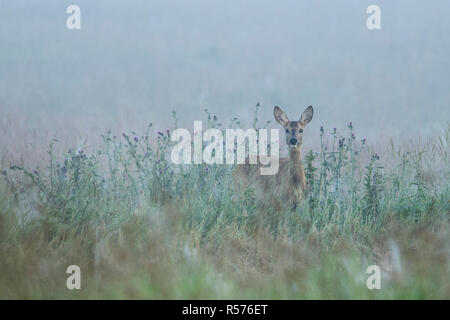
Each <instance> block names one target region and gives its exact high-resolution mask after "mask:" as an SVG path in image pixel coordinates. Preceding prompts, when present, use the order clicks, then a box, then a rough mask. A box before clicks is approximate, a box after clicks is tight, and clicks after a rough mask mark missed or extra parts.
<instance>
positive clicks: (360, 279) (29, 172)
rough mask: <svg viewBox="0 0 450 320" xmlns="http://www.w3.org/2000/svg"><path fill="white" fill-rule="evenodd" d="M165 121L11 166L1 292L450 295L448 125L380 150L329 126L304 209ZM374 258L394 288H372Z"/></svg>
mask: <svg viewBox="0 0 450 320" xmlns="http://www.w3.org/2000/svg"><path fill="white" fill-rule="evenodd" d="M258 107H259V105H257V106H256V109H255V120H254V123H253V125H254V127H255V128H256V127H258V126H259V125H258ZM205 111H206V113H207V118H208V119H207V120H208V121H207V123H208V127H214V128H219V129H221V128H222V124H221V123H220V122H219V121H218V119H217V117H216V116H214V115H212V114H210V113H209V112H208V111H207V110H205ZM173 116H174V120H175V127H176V120H177V117H176V114H175V113H174V114H173ZM231 125H232V126H240V122H239V121H238V120H237V119H236V118H234V119H233V121H232V122H231ZM151 128H152V126H151V124H150V125H149V127H148V130H147V132H146V133H145V134H142V135H138V134H137V133H135V132H132V133H131V134H125V133H124V134H122V135H119V136H117V135H114V134H113V133H111V132H108V133H107V134H105V135H104V136H103V144H102V146H100V147H99V148H98V150H97V151H96V152H92V153H90V154H86V151H84V150H82V149H79V150H75V149H70V150H67V152H65V153H64V154H62V155H56V154H55V152H54V151H53V146H54V144H55V143H57V141H56V140H54V141H52V142H51V144H50V146H49V151H48V156H49V160H48V166H47V167H46V168H36V169H34V168H33V169H30V168H24V167H21V166H17V165H11V166H9V167H7V168H3V169H2V177H1V179H0V188H1V189H0V190H1V198H0V219H1V230H0V273H1V274H2V276H1V277H0V297H2V298H17V297H20V298H80V297H85V298H86V297H87V298H450V287H449V285H448V283H449V282H448V276H447V275H448V271H449V265H450V264H449V262H450V261H449V259H450V258H449V257H450V255H449V243H450V242H449V240H450V229H449V219H448V218H449V212H450V210H449V209H450V192H449V191H450V190H449V174H450V170H449V169H450V168H449V161H448V145H449V138H450V127H448V128H447V130H446V131H445V133H444V134H443V136H442V137H440V138H439V139H437V140H436V141H429V142H428V143H427V144H416V145H415V146H414V148H409V149H405V150H403V149H402V148H400V147H398V146H395V145H394V144H393V143H392V145H391V146H390V147H389V151H387V152H384V153H383V154H382V155H380V154H378V153H374V152H373V150H372V149H371V147H369V146H368V142H367V141H365V140H364V139H361V138H357V135H356V132H355V130H354V128H353V124H352V123H350V124H349V125H348V128H347V129H346V133H345V135H341V134H339V132H338V130H337V129H333V130H331V133H330V134H327V130H325V129H324V128H321V129H320V132H319V133H318V134H320V141H321V145H320V148H319V150H317V151H314V150H310V151H308V152H307V153H306V154H305V155H304V163H305V170H306V177H307V183H308V186H309V192H308V195H307V199H306V200H305V201H303V203H302V204H301V205H300V206H298V207H297V208H296V209H295V210H292V209H290V208H287V207H283V206H267V205H263V204H262V203H259V201H258V199H257V198H256V197H255V195H254V192H253V190H252V189H251V188H249V189H247V190H245V192H243V193H241V194H237V193H236V192H235V190H234V188H233V183H232V170H233V167H232V166H229V165H206V164H200V165H182V166H179V165H174V164H173V163H172V162H171V161H170V150H171V142H170V132H171V131H170V129H168V130H167V131H165V132H157V133H156V135H155V136H152V135H151ZM69 264H77V265H79V266H80V267H81V269H82V273H83V282H82V290H80V291H77V292H73V291H69V290H68V289H67V288H66V287H65V277H66V276H67V275H65V273H64V272H65V268H66V267H67V266H68V265H69ZM370 264H379V265H380V266H381V267H382V271H383V278H382V279H383V288H382V290H379V291H371V290H368V289H367V288H366V286H365V278H366V274H365V269H366V267H367V266H368V265H370ZM445 279H446V280H447V281H445Z"/></svg>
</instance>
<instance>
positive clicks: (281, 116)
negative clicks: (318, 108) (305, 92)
mask: <svg viewBox="0 0 450 320" xmlns="http://www.w3.org/2000/svg"><path fill="white" fill-rule="evenodd" d="M273 112H274V115H275V119H276V120H277V122H278V123H279V124H281V125H282V126H283V128H284V130H285V132H286V144H287V145H288V147H289V148H300V146H301V145H302V142H303V130H304V129H305V126H306V125H307V124H308V123H309V122H310V121H311V119H312V117H313V114H314V109H313V107H312V106H309V107H308V108H306V109H305V111H303V113H302V116H301V117H300V120H298V121H289V119H288V117H287V116H286V114H285V113H284V111H283V110H281V108H280V107H278V106H275V108H274V110H273Z"/></svg>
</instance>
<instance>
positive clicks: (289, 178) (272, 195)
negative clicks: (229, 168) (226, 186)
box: [233, 106, 314, 208]
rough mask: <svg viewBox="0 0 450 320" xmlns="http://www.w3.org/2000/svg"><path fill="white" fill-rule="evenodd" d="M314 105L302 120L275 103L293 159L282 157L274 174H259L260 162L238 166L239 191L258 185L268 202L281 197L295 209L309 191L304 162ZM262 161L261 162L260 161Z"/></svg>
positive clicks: (275, 109) (278, 118)
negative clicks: (305, 139) (305, 134)
mask: <svg viewBox="0 0 450 320" xmlns="http://www.w3.org/2000/svg"><path fill="white" fill-rule="evenodd" d="M313 113H314V110H313V107H312V106H309V107H308V108H306V109H305V111H304V112H303V114H302V115H301V117H300V120H299V121H289V119H288V117H287V116H286V114H285V113H284V112H283V110H281V108H280V107H278V106H275V108H274V116H275V119H276V120H277V122H278V123H279V124H281V125H282V126H283V128H284V130H285V133H286V144H287V145H288V147H289V158H280V161H279V170H278V173H277V174H275V175H272V176H264V175H260V174H259V168H260V166H261V165H260V164H249V163H248V159H247V160H246V163H245V164H241V165H237V166H236V169H235V170H234V172H233V178H234V182H235V186H236V188H237V191H238V192H239V191H241V190H243V188H246V187H248V186H250V185H252V186H254V187H255V191H256V196H257V197H258V198H262V199H263V200H264V201H271V200H274V199H277V200H279V201H281V202H282V203H288V204H289V205H291V206H292V207H293V208H295V207H296V206H297V205H298V204H299V203H300V202H301V201H302V200H303V199H304V195H305V193H306V191H307V186H306V177H305V170H304V168H303V164H302V142H303V130H304V129H305V126H306V125H307V124H308V123H309V122H310V121H311V119H312V117H313ZM258 163H259V161H258Z"/></svg>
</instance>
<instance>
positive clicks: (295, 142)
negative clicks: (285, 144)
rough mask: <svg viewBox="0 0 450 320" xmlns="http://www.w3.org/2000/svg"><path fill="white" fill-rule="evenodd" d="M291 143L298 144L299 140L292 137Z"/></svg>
mask: <svg viewBox="0 0 450 320" xmlns="http://www.w3.org/2000/svg"><path fill="white" fill-rule="evenodd" d="M289 143H290V144H292V145H296V144H297V143H298V140H297V139H296V138H291V140H290V141H289Z"/></svg>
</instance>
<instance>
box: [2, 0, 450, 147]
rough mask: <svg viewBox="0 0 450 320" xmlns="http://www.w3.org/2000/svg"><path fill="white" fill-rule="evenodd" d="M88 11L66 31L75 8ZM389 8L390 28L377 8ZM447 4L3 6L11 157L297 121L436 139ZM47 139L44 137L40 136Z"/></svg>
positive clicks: (444, 79)
mask: <svg viewBox="0 0 450 320" xmlns="http://www.w3.org/2000/svg"><path fill="white" fill-rule="evenodd" d="M70 4H77V5H79V6H80V8H81V30H68V29H67V28H66V19H67V17H68V16H69V15H68V14H67V13H66V8H67V7H68V6H69V5H70ZM370 4H377V5H379V6H380V8H381V27H382V28H381V30H368V29H367V27H366V19H367V17H368V16H369V15H368V14H367V13H366V9H367V7H368V5H370ZM449 17H450V2H448V1H433V2H431V1H411V0H408V1H406V0H404V1H400V0H397V1H318V0H314V1H313V0H309V1H298V0H295V1H294V0H292V1H287V0H282V1H267V0H252V1H250V0H245V1H225V0H205V1H199V0H191V1H167V0H165V1H154V0H152V1H135V0H130V1H120V2H119V1H110V0H109V1H98V0H95V1H93V0H72V1H60V0H59V1H57V0H54V1H49V0H41V1H30V0H26V1H22V0H19V1H18V0H14V1H12V0H0V108H1V118H0V119H1V120H0V125H1V126H2V129H1V137H0V148H9V149H14V148H16V147H17V148H20V147H21V145H22V144H25V143H27V141H28V140H29V139H32V138H33V137H34V138H33V139H37V140H39V139H41V140H39V141H46V140H48V139H51V138H59V139H63V140H64V139H65V140H66V142H67V143H69V144H72V143H73V144H77V143H79V142H80V141H81V140H83V141H84V140H85V139H88V141H89V140H91V141H93V140H95V139H96V137H98V136H99V135H100V134H101V133H104V132H106V131H107V130H109V129H110V130H112V131H113V132H116V133H117V134H120V133H121V132H122V131H130V130H136V131H139V132H142V131H143V130H144V128H145V126H146V125H147V124H148V123H149V122H152V123H153V124H154V127H155V130H158V129H165V128H167V127H168V126H171V125H172V124H173V121H172V110H175V111H176V112H177V114H178V117H179V123H178V126H179V127H185V128H188V129H190V128H192V126H193V121H194V120H202V119H203V120H204V119H205V113H204V111H203V110H204V109H205V108H207V109H208V110H210V112H212V113H214V114H216V115H217V116H218V117H219V119H221V120H223V123H224V126H226V125H227V124H228V123H229V121H230V120H231V119H232V118H233V117H238V118H239V119H241V120H242V122H243V123H244V124H245V125H247V126H250V125H251V119H252V117H253V112H254V106H255V104H256V103H257V102H259V103H260V104H261V110H260V111H261V113H260V116H259V118H260V119H261V121H262V122H265V121H267V120H272V124H271V125H270V126H272V127H278V125H277V124H276V123H275V121H274V119H273V106H274V105H279V106H281V107H282V108H283V109H284V110H285V111H286V113H287V115H288V116H289V117H290V118H291V120H293V119H296V118H299V117H300V114H301V113H302V111H303V110H304V109H305V108H306V107H307V106H308V105H313V106H314V108H315V115H314V119H313V121H312V122H311V123H310V124H309V126H308V128H307V129H306V130H305V138H304V140H305V144H307V145H309V146H312V145H313V144H314V143H316V142H317V141H318V136H319V128H320V126H324V127H325V129H326V130H330V131H331V130H332V128H334V127H337V128H338V129H341V130H344V129H345V128H346V126H347V123H348V122H349V121H352V122H353V125H354V127H355V130H356V132H357V134H358V136H359V137H365V138H368V139H371V141H374V142H384V141H387V140H388V139H389V138H391V137H393V138H395V139H409V138H416V137H418V136H421V137H428V136H435V135H438V134H440V133H441V132H442V130H443V129H444V128H445V127H446V126H447V123H448V121H449V120H450V117H449V105H450V90H449V88H450V74H449V71H450V52H449V51H450V50H449V49H450V21H449ZM36 137H39V138H36Z"/></svg>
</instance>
